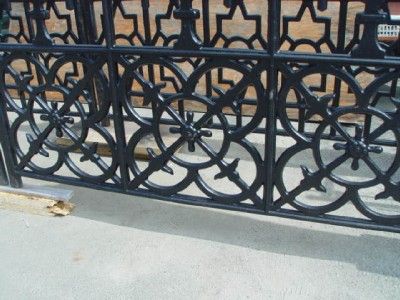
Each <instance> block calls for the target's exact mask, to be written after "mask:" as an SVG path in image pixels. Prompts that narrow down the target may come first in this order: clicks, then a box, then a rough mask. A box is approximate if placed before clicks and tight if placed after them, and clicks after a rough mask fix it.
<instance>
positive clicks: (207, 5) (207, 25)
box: [203, 1, 213, 126]
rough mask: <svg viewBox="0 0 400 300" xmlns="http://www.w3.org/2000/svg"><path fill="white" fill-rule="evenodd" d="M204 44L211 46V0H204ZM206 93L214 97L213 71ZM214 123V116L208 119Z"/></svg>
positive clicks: (209, 124) (207, 75) (207, 79)
mask: <svg viewBox="0 0 400 300" xmlns="http://www.w3.org/2000/svg"><path fill="white" fill-rule="evenodd" d="M203 34H204V38H203V40H204V41H203V44H204V46H205V47H210V40H211V37H210V3H209V1H203ZM206 95H207V97H209V98H211V97H212V73H211V72H207V74H206ZM212 124H213V118H212V117H211V118H210V120H208V122H207V125H208V126H211V125H212Z"/></svg>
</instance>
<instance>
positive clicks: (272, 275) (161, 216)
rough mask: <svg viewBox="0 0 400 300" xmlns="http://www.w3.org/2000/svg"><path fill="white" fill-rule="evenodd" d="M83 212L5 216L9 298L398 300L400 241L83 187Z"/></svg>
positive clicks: (0, 263) (2, 282)
mask: <svg viewBox="0 0 400 300" xmlns="http://www.w3.org/2000/svg"><path fill="white" fill-rule="evenodd" d="M48 185H50V184H48ZM56 186H57V185H56ZM73 202H74V203H75V204H77V208H76V210H75V211H74V213H73V215H72V216H69V217H64V218H57V217H43V216H37V215H30V214H23V213H17V212H12V211H5V210H0V228H1V231H0V258H1V259H0V299H132V298H146V299H154V298H163V299H188V298H203V299H205V298H222V299H224V298H225V299H231V298H233V299H242V298H250V299H322V298H324V299H338V298H344V299H362V298H365V299H396V298H398V295H399V293H400V279H399V277H400V259H399V257H400V252H399V249H400V235H399V234H393V233H380V232H373V231H365V230H358V229H350V228H342V227H334V226H328V225H320V224H311V223H303V222H297V221H290V220H284V219H277V218H272V217H263V216H254V215H248V214H242V213H232V212H226V211H219V210H213V209H205V208H196V207H190V206H181V205H177V204H169V203H163V202H159V201H154V200H149V199H142V198H137V197H131V196H124V195H118V194H111V193H106V192H94V191H91V190H87V189H82V188H76V189H75V196H74V199H73Z"/></svg>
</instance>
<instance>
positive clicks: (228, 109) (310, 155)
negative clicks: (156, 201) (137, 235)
mask: <svg viewBox="0 0 400 300" xmlns="http://www.w3.org/2000/svg"><path fill="white" fill-rule="evenodd" d="M9 1H11V2H12V7H8V4H9ZM283 3H284V2H283V1H280V0H274V1H267V0H258V1H245V0H224V1H221V2H220V3H218V4H217V5H215V6H214V7H213V6H212V5H210V4H211V1H206V0H203V1H196V2H195V1H193V0H169V1H149V0H141V1H125V0H112V1H109V0H103V1H76V0H66V1H61V0H60V1H58V0H51V1H43V0H34V1H33V6H32V4H31V3H29V1H20V0H18V1H17V0H15V1H13V0H7V1H3V2H1V4H2V5H3V6H2V9H3V10H4V11H5V14H6V15H7V17H8V18H9V19H10V21H11V26H10V29H11V30H10V32H8V33H7V34H5V35H4V37H5V38H4V39H2V40H1V42H0V98H1V99H0V100H2V101H0V137H1V138H0V142H1V145H2V149H3V153H2V154H3V155H4V158H5V159H4V161H2V159H1V158H2V155H0V184H7V183H8V182H9V183H10V184H12V185H13V186H17V187H18V186H20V185H21V177H33V178H38V179H43V180H50V181H51V180H55V181H58V182H62V183H71V184H77V185H84V186H87V187H93V188H96V189H106V190H109V191H116V192H123V193H128V194H135V195H136V194H139V195H142V196H143V195H145V196H149V197H155V198H161V199H164V200H171V201H177V202H184V203H190V204H195V205H202V206H212V207H218V208H227V209H232V210H240V211H246V212H255V213H261V214H270V215H276V216H284V217H291V218H296V219H304V220H312V221H318V222H325V223H333V224H342V225H354V226H358V227H366V228H370V229H379V230H382V229H384V230H391V231H397V232H400V100H399V99H400V89H399V84H398V82H399V77H400V76H399V70H400V58H399V57H395V56H394V53H395V52H394V51H393V49H394V48H395V47H396V46H397V45H398V42H397V44H396V43H393V44H390V41H378V38H377V32H376V31H377V27H378V25H379V24H381V23H385V22H388V20H389V16H388V15H389V12H388V9H387V5H386V4H387V1H385V0H366V1H365V10H364V11H360V12H359V13H358V14H357V16H355V15H354V16H351V15H349V14H350V12H351V11H353V10H354V8H357V7H363V8H360V9H359V10H362V9H364V5H363V3H361V2H360V3H356V1H335V2H329V1H328V0H318V1H312V0H303V1H300V0H299V1H297V2H296V1H291V2H290V4H291V5H290V10H288V11H285V8H286V7H284V6H283V5H282V4H283ZM331 3H332V4H331ZM279 4H281V5H279ZM286 4H287V3H286ZM328 4H329V5H328ZM4 5H6V7H4ZM14 7H16V8H17V9H11V10H10V8H14ZM32 7H33V9H32ZM335 7H338V8H339V11H338V14H331V10H333V9H335ZM349 7H351V8H352V10H350V9H349ZM271 18H274V19H271ZM353 19H356V21H353ZM349 20H351V21H349ZM389 21H390V22H389V23H390V24H395V21H394V20H392V19H391V20H389ZM74 22H75V23H74ZM304 22H308V23H307V27H306V28H311V30H310V32H307V35H306V34H304V33H303V31H302V30H303V29H302V28H303V27H302V25H303V24H304ZM280 23H282V26H280ZM54 24H57V26H53V25H54ZM247 24H251V26H250V25H249V26H248V25H247ZM294 24H295V25H296V26H293V25H294ZM396 24H397V23H396ZM353 25H354V28H350V27H349V26H353ZM58 26H59V27H58ZM200 26H202V28H200ZM317 27H318V30H317V29H316V28H317ZM362 28H363V30H364V31H363V34H362V35H361V34H360V33H361V29H362ZM314 29H315V32H314ZM349 31H353V32H352V33H349ZM21 44H23V45H21ZM66 44H69V45H68V46H66ZM50 46H51V47H50ZM228 48H229V49H228ZM301 51H304V52H306V53H304V52H301Z"/></svg>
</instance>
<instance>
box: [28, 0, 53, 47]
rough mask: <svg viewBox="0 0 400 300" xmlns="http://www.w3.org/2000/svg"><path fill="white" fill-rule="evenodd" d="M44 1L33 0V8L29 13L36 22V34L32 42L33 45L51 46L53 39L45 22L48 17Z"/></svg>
mask: <svg viewBox="0 0 400 300" xmlns="http://www.w3.org/2000/svg"><path fill="white" fill-rule="evenodd" d="M44 3H45V1H44V0H33V10H32V11H31V12H30V13H29V15H30V16H31V18H32V19H34V20H35V22H36V34H35V38H34V40H33V43H34V44H35V45H41V46H51V45H53V41H52V39H51V36H50V34H49V32H48V31H47V27H46V23H45V20H46V19H48V18H49V11H48V10H46V9H45V8H44V7H43V4H44Z"/></svg>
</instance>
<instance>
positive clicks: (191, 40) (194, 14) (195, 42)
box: [174, 0, 202, 50]
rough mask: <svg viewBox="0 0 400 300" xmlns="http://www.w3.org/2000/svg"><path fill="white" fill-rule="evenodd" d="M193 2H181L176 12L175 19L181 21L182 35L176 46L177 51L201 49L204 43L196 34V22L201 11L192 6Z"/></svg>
mask: <svg viewBox="0 0 400 300" xmlns="http://www.w3.org/2000/svg"><path fill="white" fill-rule="evenodd" d="M192 2H193V0H180V4H179V8H178V9H176V10H175V11H174V18H175V19H178V20H181V33H180V35H179V37H178V41H177V42H176V43H175V44H174V48H175V49H191V50H196V49H200V47H201V45H202V42H201V40H200V39H199V37H198V35H197V33H196V20H197V19H198V18H200V11H199V10H198V9H194V8H193V6H192Z"/></svg>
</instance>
